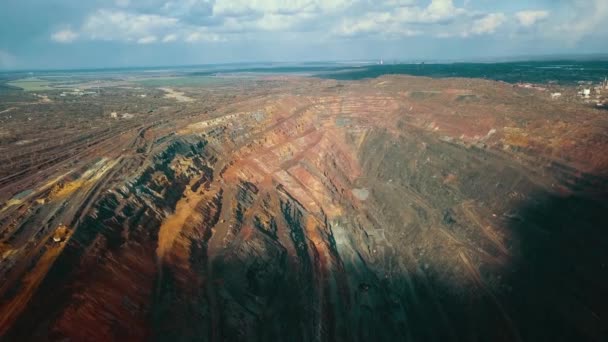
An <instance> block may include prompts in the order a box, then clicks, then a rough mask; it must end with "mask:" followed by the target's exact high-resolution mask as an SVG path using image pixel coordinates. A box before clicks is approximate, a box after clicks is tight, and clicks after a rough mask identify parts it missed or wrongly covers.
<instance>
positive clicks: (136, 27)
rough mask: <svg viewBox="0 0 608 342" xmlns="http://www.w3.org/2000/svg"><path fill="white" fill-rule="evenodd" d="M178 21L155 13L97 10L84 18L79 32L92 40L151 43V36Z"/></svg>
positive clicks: (176, 24)
mask: <svg viewBox="0 0 608 342" xmlns="http://www.w3.org/2000/svg"><path fill="white" fill-rule="evenodd" d="M178 23H179V20H178V19H176V18H168V17H163V16H160V15H156V14H134V13H129V12H125V11H116V10H99V11H97V12H95V13H94V14H93V15H91V16H89V17H88V18H87V19H86V20H85V23H84V25H83V26H82V28H81V34H82V35H83V36H86V37H87V38H89V39H93V40H110V41H111V40H116V41H136V42H142V43H144V42H147V43H151V42H153V41H155V40H156V39H153V40H152V39H151V38H152V37H156V36H157V35H160V34H163V33H166V32H167V31H169V30H171V29H175V28H177V27H178Z"/></svg>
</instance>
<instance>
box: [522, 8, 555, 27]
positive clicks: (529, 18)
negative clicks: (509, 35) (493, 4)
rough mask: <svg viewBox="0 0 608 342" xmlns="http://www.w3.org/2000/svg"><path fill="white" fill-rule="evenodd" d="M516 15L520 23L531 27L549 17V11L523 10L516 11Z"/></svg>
mask: <svg viewBox="0 0 608 342" xmlns="http://www.w3.org/2000/svg"><path fill="white" fill-rule="evenodd" d="M515 17H516V18H517V21H519V24H520V25H521V26H524V27H530V26H533V25H534V24H536V23H538V22H539V21H542V20H545V19H546V18H547V17H549V12H547V11H521V12H517V13H515Z"/></svg>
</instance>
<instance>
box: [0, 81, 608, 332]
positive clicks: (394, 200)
mask: <svg viewBox="0 0 608 342" xmlns="http://www.w3.org/2000/svg"><path fill="white" fill-rule="evenodd" d="M190 96H191V97H192V98H193V99H194V101H196V96H194V95H193V94H190ZM606 132H608V118H606V116H605V114H604V113H602V112H599V111H594V110H590V109H586V108H581V107H577V106H576V105H573V104H566V103H560V102H551V101H549V100H546V99H544V97H542V96H541V94H538V93H534V92H532V91H530V90H523V89H517V88H513V87H511V86H510V85H506V84H503V83H495V82H489V81H476V80H459V79H451V80H430V79H424V78H413V77H382V78H379V79H376V80H368V81H360V82H352V83H350V82H346V83H336V82H334V81H320V80H310V79H289V80H287V81H286V82H285V83H284V86H283V87H281V88H278V89H274V90H272V91H268V93H266V94H262V93H257V94H252V95H250V96H246V97H243V98H240V99H237V100H234V101H230V102H229V103H225V104H224V105H223V106H220V107H218V108H217V109H216V110H215V111H214V112H212V113H207V114H201V115H198V116H195V117H192V118H188V119H187V120H185V119H183V118H179V117H176V118H175V119H174V120H169V122H159V123H158V124H156V125H150V126H149V127H148V126H146V129H145V130H142V131H139V133H138V134H137V135H135V136H133V139H135V140H133V141H132V140H129V139H127V137H124V138H122V139H124V145H119V144H118V143H117V142H116V141H115V142H114V145H112V146H113V147H115V148H117V149H118V152H115V153H112V152H108V153H102V152H99V153H98V158H99V159H97V160H94V161H91V162H89V163H86V164H83V165H82V166H81V167H82V169H80V171H77V172H76V171H75V172H72V173H69V174H67V175H62V174H59V175H57V176H56V178H49V179H45V180H44V181H41V182H40V183H39V184H38V185H37V186H36V187H35V188H33V189H31V190H30V192H28V193H26V194H23V193H22V196H18V198H15V197H13V198H12V199H11V200H10V201H8V202H7V203H5V205H4V207H3V208H2V209H0V210H1V212H0V215H1V217H2V221H1V222H2V225H3V228H2V229H3V231H2V239H3V240H2V243H3V245H2V248H3V249H2V251H3V255H2V258H3V259H2V263H1V264H0V265H1V267H2V268H1V270H0V271H1V273H0V275H1V276H2V279H3V281H2V284H4V285H2V286H1V287H0V291H1V292H0V295H1V296H2V301H1V302H0V314H1V316H0V328H1V329H0V333H2V334H5V337H6V338H7V339H8V340H16V339H18V340H28V339H29V340H60V339H64V338H69V339H71V340H75V341H78V340H150V339H155V340H211V341H232V340H235V341H236V340H289V341H291V340H293V341H299V340H301V341H311V340H331V341H333V340H361V341H371V340H387V341H394V340H412V341H420V340H437V341H445V340H484V341H485V340H492V341H512V340H539V339H543V340H544V339H551V340H596V341H600V340H603V339H605V338H608V310H607V308H608V302H607V301H606V299H605V298H608V293H606V291H607V289H608V269H607V268H606V267H607V263H608V254H607V252H606V251H608V249H607V248H606V247H608V231H606V229H605V228H606V227H608V225H607V224H606V223H607V219H606V217H605V216H604V215H605V212H606V210H607V209H608V208H607V207H608V201H607V200H608V198H607V192H606V190H607V189H608V188H607V185H608V182H607V180H606V176H607V174H606V172H605V170H608V168H607V167H608V155H607V154H606V153H605V151H606V148H607V147H608V136H607V135H606ZM121 148H123V149H124V150H120V149H121ZM38 198H45V199H47V200H46V202H45V203H43V204H40V203H36V201H35V200H36V199H38ZM11 201H12V202H11ZM59 223H62V224H64V225H65V226H66V227H67V229H64V230H65V231H63V230H62V231H57V230H56V229H55V227H56V226H57V225H58V224H59ZM55 237H57V238H58V240H60V241H59V242H56V241H55V239H54V238H55Z"/></svg>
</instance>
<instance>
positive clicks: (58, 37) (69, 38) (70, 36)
mask: <svg viewBox="0 0 608 342" xmlns="http://www.w3.org/2000/svg"><path fill="white" fill-rule="evenodd" d="M77 38H78V33H76V32H74V31H72V30H70V29H66V30H61V31H57V32H55V33H53V34H52V35H51V39H52V40H53V41H55V42H58V43H71V42H73V41H74V40H76V39H77Z"/></svg>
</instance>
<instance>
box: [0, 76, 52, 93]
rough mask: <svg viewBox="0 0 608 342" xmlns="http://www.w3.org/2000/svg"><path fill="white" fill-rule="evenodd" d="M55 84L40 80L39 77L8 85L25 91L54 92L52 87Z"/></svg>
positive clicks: (23, 79) (16, 81)
mask: <svg viewBox="0 0 608 342" xmlns="http://www.w3.org/2000/svg"><path fill="white" fill-rule="evenodd" d="M53 83H54V82H52V81H48V80H44V79H40V78H37V77H28V78H21V79H18V80H15V81H11V82H8V83H7V85H9V86H13V87H17V88H21V89H23V90H25V91H45V90H53V88H52V87H51V85H52V84H53Z"/></svg>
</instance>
